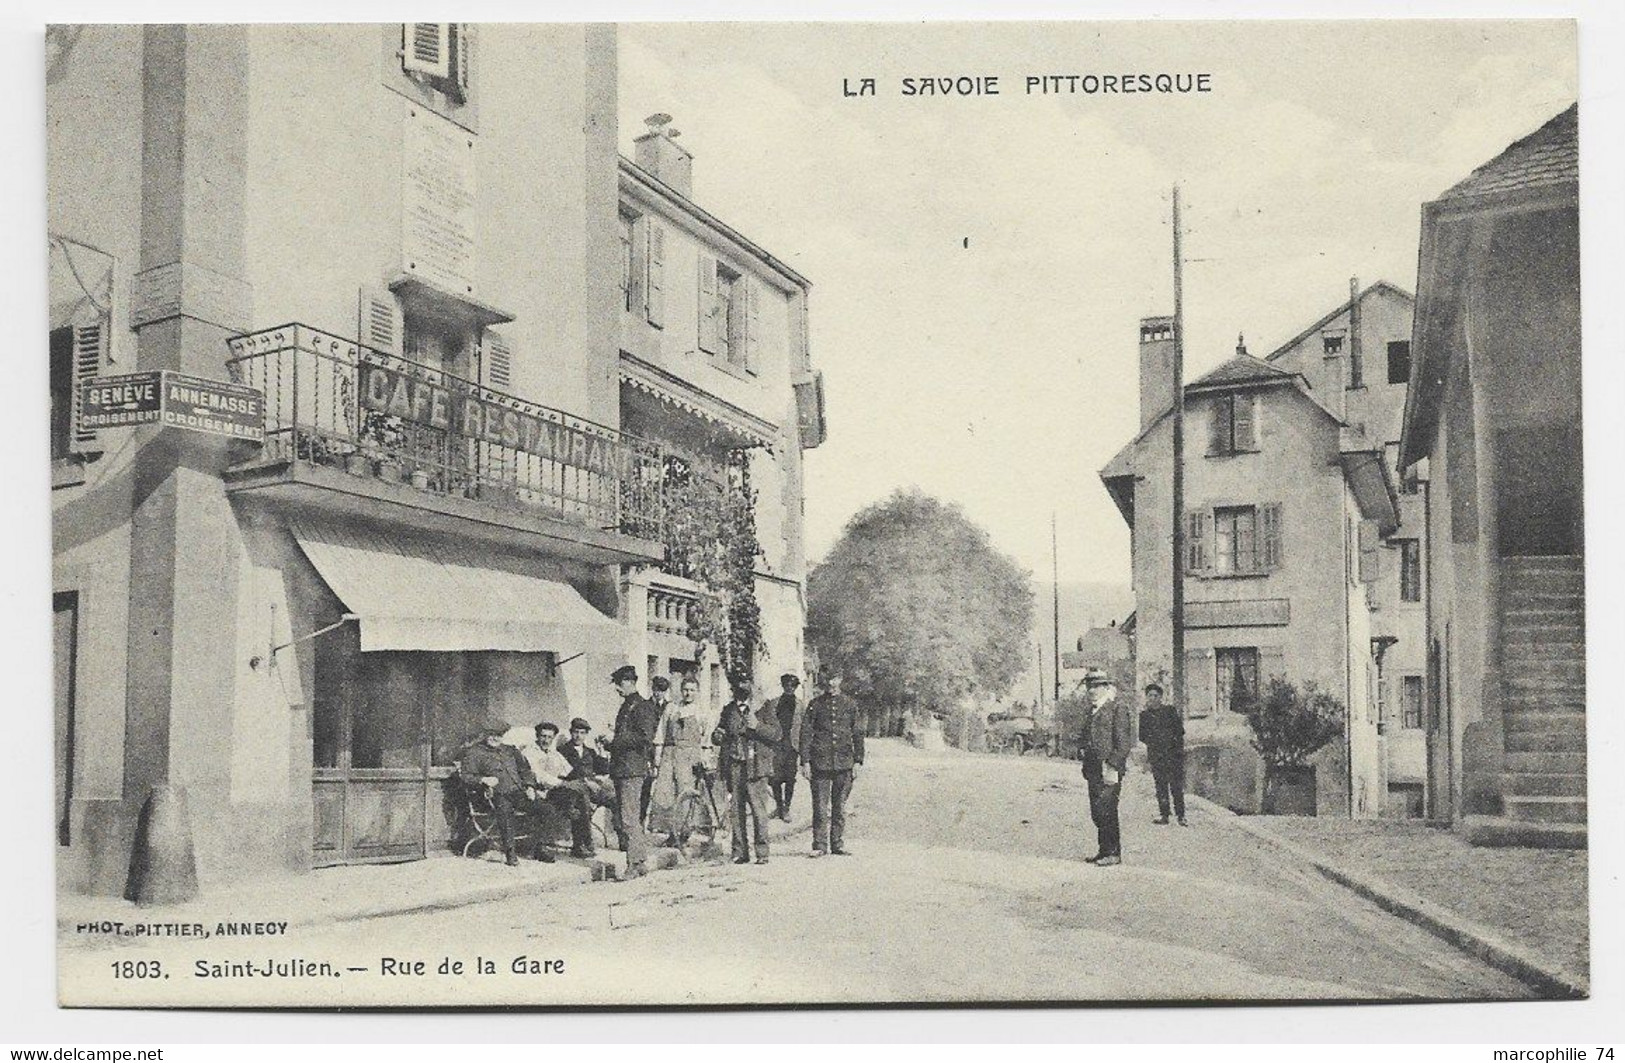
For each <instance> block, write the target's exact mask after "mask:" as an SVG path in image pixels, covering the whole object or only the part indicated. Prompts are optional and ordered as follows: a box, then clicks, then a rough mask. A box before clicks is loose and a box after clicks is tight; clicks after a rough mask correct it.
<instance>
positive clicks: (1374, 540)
mask: <svg viewBox="0 0 1625 1063" xmlns="http://www.w3.org/2000/svg"><path fill="white" fill-rule="evenodd" d="M1380 545H1381V542H1380V540H1379V537H1378V535H1377V522H1376V521H1374V520H1362V521H1361V522H1360V582H1361V583H1371V582H1374V581H1375V580H1376V578H1377V575H1378V573H1379V571H1380V568H1381V560H1382V555H1381V554H1379V553H1378V552H1377V549H1378V547H1379V546H1380Z"/></svg>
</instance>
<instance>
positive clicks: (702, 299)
mask: <svg viewBox="0 0 1625 1063" xmlns="http://www.w3.org/2000/svg"><path fill="white" fill-rule="evenodd" d="M698 272H699V286H698V290H699V298H698V305H699V311H700V313H699V321H700V333H699V344H700V350H702V351H704V352H705V353H707V354H715V353H716V350H717V260H716V259H714V258H712V257H711V256H710V255H701V256H700V263H699V271H698Z"/></svg>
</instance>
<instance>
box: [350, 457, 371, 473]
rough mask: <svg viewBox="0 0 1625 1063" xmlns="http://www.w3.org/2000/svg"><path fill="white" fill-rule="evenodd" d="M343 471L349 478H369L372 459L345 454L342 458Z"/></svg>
mask: <svg viewBox="0 0 1625 1063" xmlns="http://www.w3.org/2000/svg"><path fill="white" fill-rule="evenodd" d="M344 471H345V472H347V473H349V474H350V475H351V476H371V475H372V459H371V458H369V457H367V456H366V455H365V454H361V453H356V454H347V455H345V458H344Z"/></svg>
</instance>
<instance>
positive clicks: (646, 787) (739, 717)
mask: <svg viewBox="0 0 1625 1063" xmlns="http://www.w3.org/2000/svg"><path fill="white" fill-rule="evenodd" d="M609 679H610V682H611V684H613V686H614V688H615V691H616V693H617V694H618V695H619V696H620V698H621V704H620V708H619V709H618V711H617V712H616V715H615V724H614V728H613V730H612V732H611V733H610V735H609V737H608V738H607V740H603V739H600V740H598V741H596V742H590V741H589V740H588V736H589V735H590V734H591V732H592V728H591V726H590V725H589V724H588V723H587V721H585V720H583V719H580V718H579V717H578V718H576V719H574V720H572V721H571V722H570V736H569V737H568V738H567V739H560V738H559V736H558V727H557V726H556V725H554V724H552V723H545V722H544V723H539V724H537V725H536V744H535V746H534V747H531V746H528V745H527V746H526V747H525V748H524V749H523V750H521V749H519V748H517V747H515V746H512V745H507V744H505V742H504V736H505V735H506V733H507V731H508V726H507V724H499V723H493V724H491V725H490V726H488V727H487V728H485V731H484V737H483V739H482V741H481V742H479V743H477V744H476V745H474V746H472V747H471V748H470V749H469V750H467V751H466V752H465V753H464V755H463V758H462V760H461V762H460V764H459V774H460V776H461V778H462V780H463V782H464V784H465V785H468V786H479V787H482V788H483V789H484V791H485V792H486V793H487V794H488V795H489V797H490V801H491V807H492V810H493V812H494V816H495V820H496V826H497V832H498V835H499V837H500V840H501V843H502V847H503V852H504V855H505V857H506V859H507V862H508V864H510V865H513V864H517V863H518V862H519V858H518V854H517V852H516V848H515V842H516V839H517V830H516V817H517V815H518V814H519V813H520V812H521V811H524V812H528V813H530V814H532V815H533V816H534V817H535V818H536V820H537V823H538V827H539V829H540V831H541V832H542V833H543V834H544V835H545V836H553V835H556V834H558V833H560V832H561V830H562V826H563V823H564V822H565V821H567V822H568V823H569V827H570V838H571V850H570V851H571V855H573V856H577V857H590V856H593V855H594V845H593V833H592V816H593V813H594V810H595V809H596V808H598V807H599V806H605V805H607V806H608V807H609V808H610V810H611V812H612V815H613V819H614V824H615V832H616V834H617V836H618V838H619V841H620V847H621V848H622V849H624V850H625V852H626V876H625V877H627V878H638V877H640V876H642V875H644V874H647V873H648V869H649V851H650V843H649V837H648V833H647V830H646V826H645V824H646V821H647V817H648V814H649V805H650V796H651V791H652V789H653V779H654V777H655V775H656V773H657V771H658V768H659V763H660V748H659V742H660V735H661V733H662V731H663V727H662V718H663V713H664V711H665V707H664V704H663V700H662V698H661V695H662V694H664V693H666V692H667V691H669V689H670V682H669V681H667V680H664V678H663V677H658V678H656V680H654V681H653V682H652V683H651V692H652V694H653V695H654V696H653V697H649V698H646V697H644V696H643V694H642V693H641V691H640V690H639V680H638V672H637V669H636V668H635V667H634V666H632V665H623V666H622V667H620V668H617V669H616V670H615V671H614V672H612V673H611V674H610V677H609ZM684 682H685V684H687V683H691V682H693V680H692V679H691V678H690V679H685V680H684ZM779 682H780V687H781V693H780V694H779V696H778V697H776V698H773V699H770V700H768V701H766V702H765V703H763V704H762V705H761V706H760V707H759V708H753V706H752V703H751V699H752V693H753V689H752V684H751V682H750V681H749V680H748V679H744V678H739V679H736V680H735V681H734V683H733V698H732V700H730V701H729V702H728V704H727V705H725V706H724V707H723V709H722V715H721V717H720V718H719V719H718V721H717V725H716V727H715V728H714V729H713V731H712V732H711V735H710V738H711V744H712V745H713V746H714V748H715V750H716V756H717V772H718V774H719V775H720V777H721V781H722V783H723V786H724V787H725V791H726V794H727V800H728V801H729V802H730V804H731V807H732V813H733V859H734V862H735V863H741V864H743V863H749V862H750V860H751V859H752V844H753V843H754V849H755V861H756V862H757V863H758V864H765V863H767V862H768V848H769V846H768V836H767V821H768V820H769V819H771V818H779V819H784V820H788V819H789V818H790V804H791V799H792V798H793V796H794V794H795V780H796V775H797V773H798V772H799V774H800V775H801V776H802V777H803V778H805V779H807V780H808V782H809V783H810V784H811V786H812V792H813V848H812V855H813V856H823V855H825V854H826V853H833V854H835V855H839V856H846V855H849V851H848V850H847V849H846V847H845V844H844V841H845V839H844V834H845V827H846V797H847V795H848V794H849V793H850V792H851V789H852V778H853V774H854V771H855V769H856V768H857V767H858V766H859V765H861V764H862V763H863V727H862V721H861V719H860V717H859V713H858V709H857V705H856V703H854V702H853V701H852V700H851V699H850V698H848V697H846V696H844V695H843V694H842V693H841V679H840V676H839V675H838V674H833V673H832V674H830V675H828V676H827V677H826V678H825V680H824V692H823V693H822V694H820V695H819V696H818V697H815V698H813V699H812V701H811V702H809V703H808V704H807V705H806V707H805V709H803V708H802V706H801V704H800V700H799V698H798V696H797V690H798V689H799V687H800V685H801V680H800V678H799V677H797V676H795V675H791V674H786V675H784V676H781V677H780V680H779ZM696 688H697V684H696ZM686 693H687V692H686V691H685V695H686ZM606 753H607V756H606ZM770 802H771V804H772V806H773V807H772V809H771V811H770V810H769V804H770ZM747 824H748V825H749V829H747ZM536 856H537V858H538V859H540V860H544V861H549V862H551V861H552V860H553V859H554V856H553V853H552V850H551V848H550V847H549V846H548V845H546V844H541V845H538V846H537V847H536Z"/></svg>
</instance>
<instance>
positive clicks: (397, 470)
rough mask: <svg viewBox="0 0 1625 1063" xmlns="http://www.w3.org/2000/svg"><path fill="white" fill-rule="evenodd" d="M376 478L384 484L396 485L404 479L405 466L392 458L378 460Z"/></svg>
mask: <svg viewBox="0 0 1625 1063" xmlns="http://www.w3.org/2000/svg"><path fill="white" fill-rule="evenodd" d="M378 478H379V479H380V480H383V481H384V482H385V483H392V484H398V483H400V482H401V481H402V480H404V479H405V478H406V466H404V465H402V464H401V463H400V462H399V461H396V460H395V459H394V458H380V459H379V461H378Z"/></svg>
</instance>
